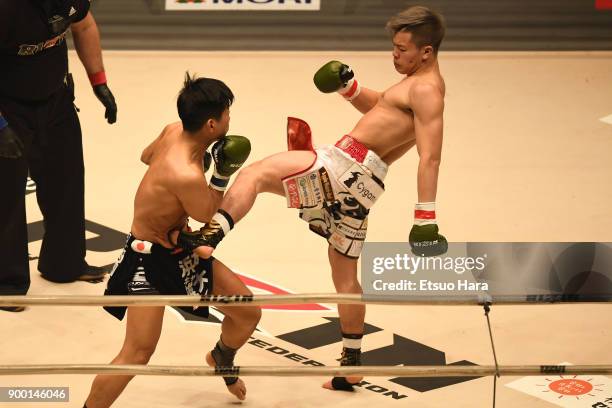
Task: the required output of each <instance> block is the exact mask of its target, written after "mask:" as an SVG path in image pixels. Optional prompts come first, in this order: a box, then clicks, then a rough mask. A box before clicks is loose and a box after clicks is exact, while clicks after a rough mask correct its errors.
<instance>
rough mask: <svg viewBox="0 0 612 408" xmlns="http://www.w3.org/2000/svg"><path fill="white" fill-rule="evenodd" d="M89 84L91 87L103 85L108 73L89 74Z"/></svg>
mask: <svg viewBox="0 0 612 408" xmlns="http://www.w3.org/2000/svg"><path fill="white" fill-rule="evenodd" d="M89 82H90V83H91V86H96V85H101V84H105V83H106V73H105V72H104V71H100V72H96V73H95V74H89Z"/></svg>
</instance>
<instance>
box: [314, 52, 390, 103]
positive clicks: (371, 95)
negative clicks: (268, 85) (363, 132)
mask: <svg viewBox="0 0 612 408" xmlns="http://www.w3.org/2000/svg"><path fill="white" fill-rule="evenodd" d="M314 83H315V85H316V87H317V88H318V89H319V91H321V92H323V93H332V92H338V93H339V94H340V95H342V96H343V97H344V99H346V100H347V101H349V102H351V103H352V104H353V106H354V107H355V108H356V109H357V110H358V111H359V112H361V113H366V112H368V111H369V110H370V109H372V108H373V107H374V106H375V105H376V104H377V103H378V101H379V100H380V98H381V96H382V94H381V93H380V92H377V91H374V90H372V89H368V88H362V87H361V85H360V84H359V82H358V81H357V80H356V79H355V73H354V72H353V70H352V69H351V67H349V66H348V65H346V64H343V63H342V62H340V61H330V62H328V63H327V64H325V65H323V66H322V67H321V68H319V70H318V71H317V72H316V74H315V76H314Z"/></svg>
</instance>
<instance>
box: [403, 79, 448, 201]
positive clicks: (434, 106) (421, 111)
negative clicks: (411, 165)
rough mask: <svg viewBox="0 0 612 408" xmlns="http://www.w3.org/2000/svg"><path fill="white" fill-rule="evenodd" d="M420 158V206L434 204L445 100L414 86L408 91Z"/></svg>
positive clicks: (428, 89) (433, 89)
mask: <svg viewBox="0 0 612 408" xmlns="http://www.w3.org/2000/svg"><path fill="white" fill-rule="evenodd" d="M410 101H411V103H410V105H411V109H412V111H413V112H414V130H415V134H416V146H417V152H418V154H419V167H418V172H417V191H418V199H419V202H420V203H424V202H434V201H436V192H437V188H438V170H439V167H440V160H441V155H442V130H443V113H444V97H443V96H442V94H441V93H440V90H439V89H438V88H437V87H435V86H433V85H430V84H415V85H414V86H413V87H412V89H411V91H410Z"/></svg>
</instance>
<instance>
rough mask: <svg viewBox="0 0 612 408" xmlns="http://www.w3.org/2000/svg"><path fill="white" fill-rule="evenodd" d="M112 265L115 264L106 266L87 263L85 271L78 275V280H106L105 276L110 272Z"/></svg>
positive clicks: (95, 281)
mask: <svg viewBox="0 0 612 408" xmlns="http://www.w3.org/2000/svg"><path fill="white" fill-rule="evenodd" d="M112 267H113V264H110V265H104V266H93V265H87V266H86V267H85V272H84V273H83V274H82V275H80V276H78V277H77V278H76V280H79V281H84V282H90V283H100V282H102V281H103V280H104V277H105V276H106V275H108V274H109V273H110V271H111V269H112Z"/></svg>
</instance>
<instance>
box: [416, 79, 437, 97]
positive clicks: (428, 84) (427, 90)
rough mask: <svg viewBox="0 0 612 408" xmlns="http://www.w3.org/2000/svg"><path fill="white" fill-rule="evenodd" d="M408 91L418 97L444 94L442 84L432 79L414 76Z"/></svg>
mask: <svg viewBox="0 0 612 408" xmlns="http://www.w3.org/2000/svg"><path fill="white" fill-rule="evenodd" d="M408 92H409V93H410V96H414V97H417V98H423V97H438V96H441V95H442V91H441V89H440V86H439V85H438V84H437V83H436V82H434V81H433V80H431V79H427V78H414V80H413V81H412V82H411V83H410V85H409V89H408Z"/></svg>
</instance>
